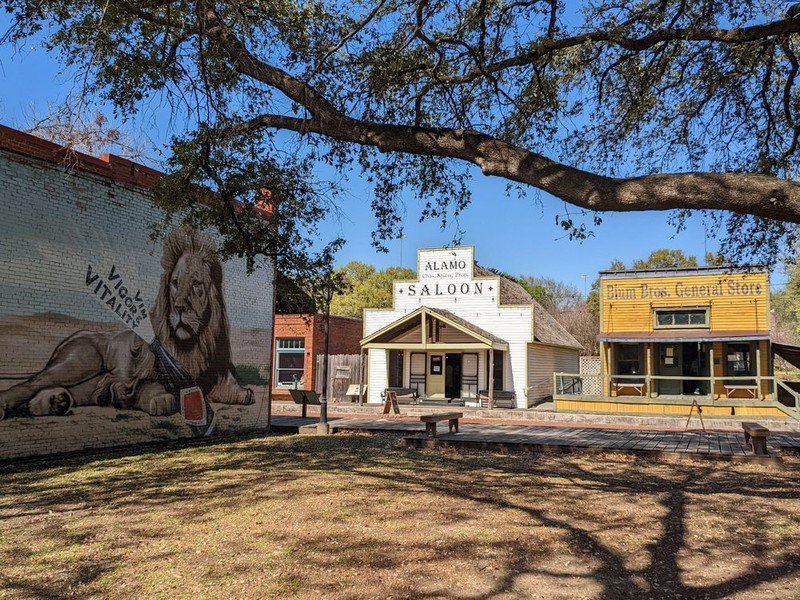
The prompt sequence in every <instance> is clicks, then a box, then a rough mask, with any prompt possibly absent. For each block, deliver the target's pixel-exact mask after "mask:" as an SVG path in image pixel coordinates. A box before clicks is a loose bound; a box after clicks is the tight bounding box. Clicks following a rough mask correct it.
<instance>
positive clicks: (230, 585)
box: [0, 435, 800, 599]
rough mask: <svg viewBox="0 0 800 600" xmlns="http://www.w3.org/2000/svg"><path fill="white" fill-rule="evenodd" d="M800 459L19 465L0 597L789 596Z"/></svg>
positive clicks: (10, 475) (281, 444) (254, 453)
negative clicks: (767, 462) (778, 463)
mask: <svg viewBox="0 0 800 600" xmlns="http://www.w3.org/2000/svg"><path fill="white" fill-rule="evenodd" d="M798 465H800V461H798V459H797V458H796V457H786V463H785V464H784V466H783V467H775V466H764V465H758V464H741V463H729V462H716V461H715V462H711V461H705V462H691V461H684V460H680V459H677V458H676V459H675V460H664V459H659V460H655V459H642V458H637V457H633V456H629V455H615V454H605V455H590V456H580V455H524V456H519V455H499V454H497V455H495V454H488V453H481V452H464V453H459V452H454V451H433V450H413V449H407V448H404V447H401V446H400V445H399V440H398V438H396V437H384V436H343V435H336V436H331V437H327V438H321V437H300V436H285V437H278V436H276V437H270V438H262V439H249V440H239V441H233V442H229V443H220V444H215V445H201V446H194V447H187V448H181V449H172V450H164V451H158V452H154V451H151V452H143V453H140V454H135V455H127V456H123V455H120V454H105V455H95V456H92V457H87V458H81V459H72V460H63V459H62V460H55V461H53V460H51V461H40V462H34V463H16V464H12V465H8V466H6V467H3V468H0V482H2V489H3V494H2V496H0V540H2V541H0V564H2V565H3V566H2V569H0V597H4V598H66V597H81V598H101V597H102V598H131V597H135V598H142V597H147V598H315V599H316V598H334V599H367V598H471V599H478V598H648V597H649V598H721V597H730V598H749V597H778V598H790V597H797V590H798V589H800V588H798V583H799V582H800V573H798V570H799V569H800V535H798V533H800V519H799V518H798V515H800V493H799V492H798V490H799V489H800V487H799V486H798V484H800V474H798V473H799V472H798V470H797V466H798Z"/></svg>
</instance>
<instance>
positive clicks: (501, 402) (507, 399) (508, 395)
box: [478, 390, 517, 408]
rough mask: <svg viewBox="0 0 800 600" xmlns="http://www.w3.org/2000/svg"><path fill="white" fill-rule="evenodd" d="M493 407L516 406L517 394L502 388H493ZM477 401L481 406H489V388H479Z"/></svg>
mask: <svg viewBox="0 0 800 600" xmlns="http://www.w3.org/2000/svg"><path fill="white" fill-rule="evenodd" d="M493 396H494V407H495V408H516V406H517V395H516V394H515V393H514V392H506V391H504V390H494V393H493ZM478 401H479V402H480V405H481V408H488V407H489V390H481V391H480V392H478Z"/></svg>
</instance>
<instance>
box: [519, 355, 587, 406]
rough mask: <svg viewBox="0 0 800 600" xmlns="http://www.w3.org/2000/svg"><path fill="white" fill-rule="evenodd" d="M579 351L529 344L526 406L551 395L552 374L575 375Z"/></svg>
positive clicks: (578, 366) (578, 363) (578, 361)
mask: <svg viewBox="0 0 800 600" xmlns="http://www.w3.org/2000/svg"><path fill="white" fill-rule="evenodd" d="M579 368H580V351H579V350H577V349H574V348H558V347H555V346H545V345H542V344H531V345H530V346H529V348H528V405H529V406H530V404H531V403H532V402H535V401H537V400H542V399H543V398H547V397H548V396H552V395H553V373H556V372H561V373H577V372H578V370H579Z"/></svg>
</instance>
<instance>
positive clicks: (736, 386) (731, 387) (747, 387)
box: [722, 383, 758, 398]
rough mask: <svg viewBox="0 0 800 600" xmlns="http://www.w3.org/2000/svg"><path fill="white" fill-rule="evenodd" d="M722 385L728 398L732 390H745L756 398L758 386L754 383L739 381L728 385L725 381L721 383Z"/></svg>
mask: <svg viewBox="0 0 800 600" xmlns="http://www.w3.org/2000/svg"><path fill="white" fill-rule="evenodd" d="M722 387H724V388H725V396H726V397H728V398H730V397H731V394H732V393H733V392H735V391H736V390H740V391H743V392H747V393H748V394H750V395H751V396H752V397H753V398H758V386H757V385H755V384H743V383H739V384H730V385H728V384H727V383H724V384H722Z"/></svg>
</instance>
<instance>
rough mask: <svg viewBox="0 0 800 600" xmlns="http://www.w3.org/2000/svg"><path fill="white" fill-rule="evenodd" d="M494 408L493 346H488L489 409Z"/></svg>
mask: <svg viewBox="0 0 800 600" xmlns="http://www.w3.org/2000/svg"><path fill="white" fill-rule="evenodd" d="M492 408H494V348H489V409H492Z"/></svg>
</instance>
